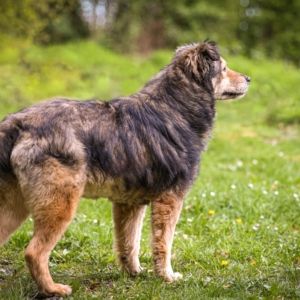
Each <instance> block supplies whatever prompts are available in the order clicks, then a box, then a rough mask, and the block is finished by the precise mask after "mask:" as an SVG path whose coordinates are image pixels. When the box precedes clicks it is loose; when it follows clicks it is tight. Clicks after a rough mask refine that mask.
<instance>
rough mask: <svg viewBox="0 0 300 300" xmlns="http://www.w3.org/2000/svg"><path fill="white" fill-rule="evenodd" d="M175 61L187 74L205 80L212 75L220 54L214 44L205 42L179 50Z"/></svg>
mask: <svg viewBox="0 0 300 300" xmlns="http://www.w3.org/2000/svg"><path fill="white" fill-rule="evenodd" d="M175 59H176V60H177V62H178V63H179V65H180V66H181V67H182V69H183V70H184V72H185V73H186V74H191V75H192V76H193V77H194V78H195V79H196V78H198V79H199V80H203V79H205V78H207V77H208V75H209V74H210V70H211V66H212V64H213V62H214V61H218V60H219V59H220V54H219V50H218V48H217V46H216V44H215V43H214V42H211V41H205V42H203V43H199V44H190V45H184V46H181V47H179V48H177V50H176V54H175Z"/></svg>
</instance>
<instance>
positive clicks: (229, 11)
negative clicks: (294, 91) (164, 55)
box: [109, 0, 300, 65]
mask: <svg viewBox="0 0 300 300" xmlns="http://www.w3.org/2000/svg"><path fill="white" fill-rule="evenodd" d="M111 3H112V4H111V5H113V6H114V7H115V9H114V10H115V14H113V15H112V18H113V20H112V21H111V22H110V24H111V30H110V31H109V35H110V36H111V37H112V42H113V43H114V45H115V47H118V48H119V49H120V48H121V49H123V50H124V49H125V50H128V49H130V50H132V49H133V50H139V51H149V49H150V50H151V49H157V48H160V47H170V46H171V47H174V46H175V45H179V44H182V43H187V42H191V41H199V40H204V39H205V38H210V39H214V40H216V41H218V42H219V43H220V44H222V45H224V46H226V47H227V49H229V50H230V51H233V52H242V53H244V54H247V55H252V56H253V55H254V56H255V55H256V54H257V52H258V51H261V52H262V53H265V54H266V55H268V56H273V57H282V58H284V59H287V60H291V61H293V62H294V63H296V64H297V65H300V60H299V47H300V37H299V36H300V35H299V34H298V33H299V31H300V22H299V18H300V2H299V1H298V0H292V1H289V2H288V4H287V3H286V2H285V1H282V0H271V1H270V0H269V1H263V0H241V1H231V0H225V1H224V0H223V1H221V0H213V1H211V0H201V1H198V0H173V1H160V0H152V1H147V0H138V1H134V2H133V1H131V2H129V1H126V0H114V1H112V2H111Z"/></svg>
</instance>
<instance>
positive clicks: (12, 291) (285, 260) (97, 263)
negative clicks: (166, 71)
mask: <svg viewBox="0 0 300 300" xmlns="http://www.w3.org/2000/svg"><path fill="white" fill-rule="evenodd" d="M14 43H15V44H14V45H13V46H12V45H11V44H9V43H8V44H7V46H3V45H2V49H0V115H1V116H4V115H6V114H7V113H9V112H13V111H15V110H17V109H20V108H22V107H24V106H26V105H29V104H31V103H34V102H37V101H38V100H40V99H42V98H47V97H51V96H55V95H66V96H71V97H76V98H93V97H101V98H104V99H107V98H111V97H116V96H118V95H127V94H130V93H132V92H134V91H136V90H137V89H138V88H139V87H141V86H142V85H143V84H144V83H145V82H146V81H147V79H149V78H150V77H151V76H152V75H153V74H155V73H156V72H157V71H158V70H159V69H160V68H161V67H162V66H163V65H164V64H166V63H168V61H169V60H170V57H171V53H170V52H165V51H160V52H157V53H154V54H153V55H152V56H150V57H148V58H141V57H127V56H122V55H118V54H116V53H112V52H111V51H109V50H107V49H105V48H104V47H102V46H99V45H97V44H95V43H93V42H77V43H72V44H67V45H64V46H50V47H47V48H39V47H29V48H26V47H24V45H23V44H22V43H21V42H17V41H14ZM226 58H227V60H228V62H229V64H230V65H231V66H232V67H233V69H236V70H239V71H241V72H244V73H246V74H248V75H250V76H251V77H252V81H253V83H252V84H251V88H250V90H249V94H248V95H247V97H245V98H244V99H243V100H241V101H238V102H233V103H230V102H227V103H224V102H223V103H222V102H219V103H218V107H217V110H218V115H217V119H216V124H215V130H214V136H213V138H212V141H211V143H210V145H209V149H208V151H207V152H206V153H205V154H204V155H203V159H202V166H201V175H200V176H199V178H198V179H197V181H196V182H195V184H194V186H193V189H192V190H191V192H190V193H189V195H188V197H187V199H186V201H185V205H184V209H183V212H182V216H181V219H180V222H179V224H178V226H177V231H176V236H175V241H174V247H173V256H174V257H173V266H174V269H175V270H176V271H179V272H181V273H183V275H184V279H183V280H182V281H181V282H179V283H176V284H166V283H164V282H162V281H161V280H160V279H157V278H156V277H155V276H154V275H153V271H152V263H151V249H150V246H149V245H150V233H149V228H150V226H149V223H150V220H149V211H148V214H147V216H146V220H145V226H144V229H143V240H142V248H141V262H142V265H143V266H144V267H145V272H144V273H143V274H142V275H141V276H139V277H138V278H136V279H132V278H130V277H128V276H126V275H124V274H122V273H120V272H119V270H118V267H117V265H116V263H115V257H114V254H113V252H112V243H113V239H112V231H113V224H112V218H111V205H110V203H109V202H108V201H106V200H99V201H91V200H83V201H82V202H81V204H80V207H79V209H78V214H77V216H76V218H75V220H74V221H73V223H72V224H71V226H70V227H69V229H68V231H67V233H66V234H65V237H64V238H63V239H62V240H61V241H60V242H59V243H58V245H57V247H56V248H55V250H54V251H53V253H52V256H51V261H50V265H51V270H52V273H53V277H54V278H55V280H57V281H61V282H64V283H68V284H70V285H71V286H72V287H73V295H72V297H71V298H72V299H93V298H96V299H183V298H184V299H209V298H219V299H228V298H234V299H297V298H298V299H300V237H299V233H300V155H299V149H300V139H299V131H300V130H299V123H300V121H299V120H300V105H299V104H300V85H299V82H300V72H299V70H297V69H295V68H293V67H292V66H289V65H286V64H284V63H282V62H277V61H269V60H263V59H261V60H249V59H246V58H243V57H226ZM31 234H32V221H31V220H28V221H27V222H26V223H25V224H24V225H23V226H22V228H21V229H19V230H18V231H17V232H16V233H15V234H14V235H13V237H12V238H11V239H10V241H9V242H8V243H7V244H6V245H5V246H4V247H2V248H1V249H0V299H24V298H32V297H34V295H36V292H37V290H36V286H35V284H34V283H33V282H32V280H31V278H30V276H29V273H28V271H27V269H26V267H25V264H24V258H23V252H24V248H25V246H26V244H27V243H28V241H29V239H30V236H31Z"/></svg>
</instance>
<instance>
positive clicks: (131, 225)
mask: <svg viewBox="0 0 300 300" xmlns="http://www.w3.org/2000/svg"><path fill="white" fill-rule="evenodd" d="M145 209H146V206H145V205H127V204H120V203H113V218H114V224H115V226H114V227H115V250H116V252H117V255H118V259H119V263H120V265H121V267H122V268H123V269H124V270H125V271H127V272H128V273H129V274H131V275H137V274H138V273H139V272H140V271H141V270H142V268H141V266H140V262H139V250H140V239H141V231H142V225H143V219H144V215H145Z"/></svg>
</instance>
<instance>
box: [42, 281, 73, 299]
mask: <svg viewBox="0 0 300 300" xmlns="http://www.w3.org/2000/svg"><path fill="white" fill-rule="evenodd" d="M41 293H42V294H43V295H46V296H61V297H66V296H69V295H71V294H72V288H71V287H70V286H69V285H64V284H60V283H54V284H53V285H51V286H49V287H47V288H46V289H43V290H42V291H41Z"/></svg>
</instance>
